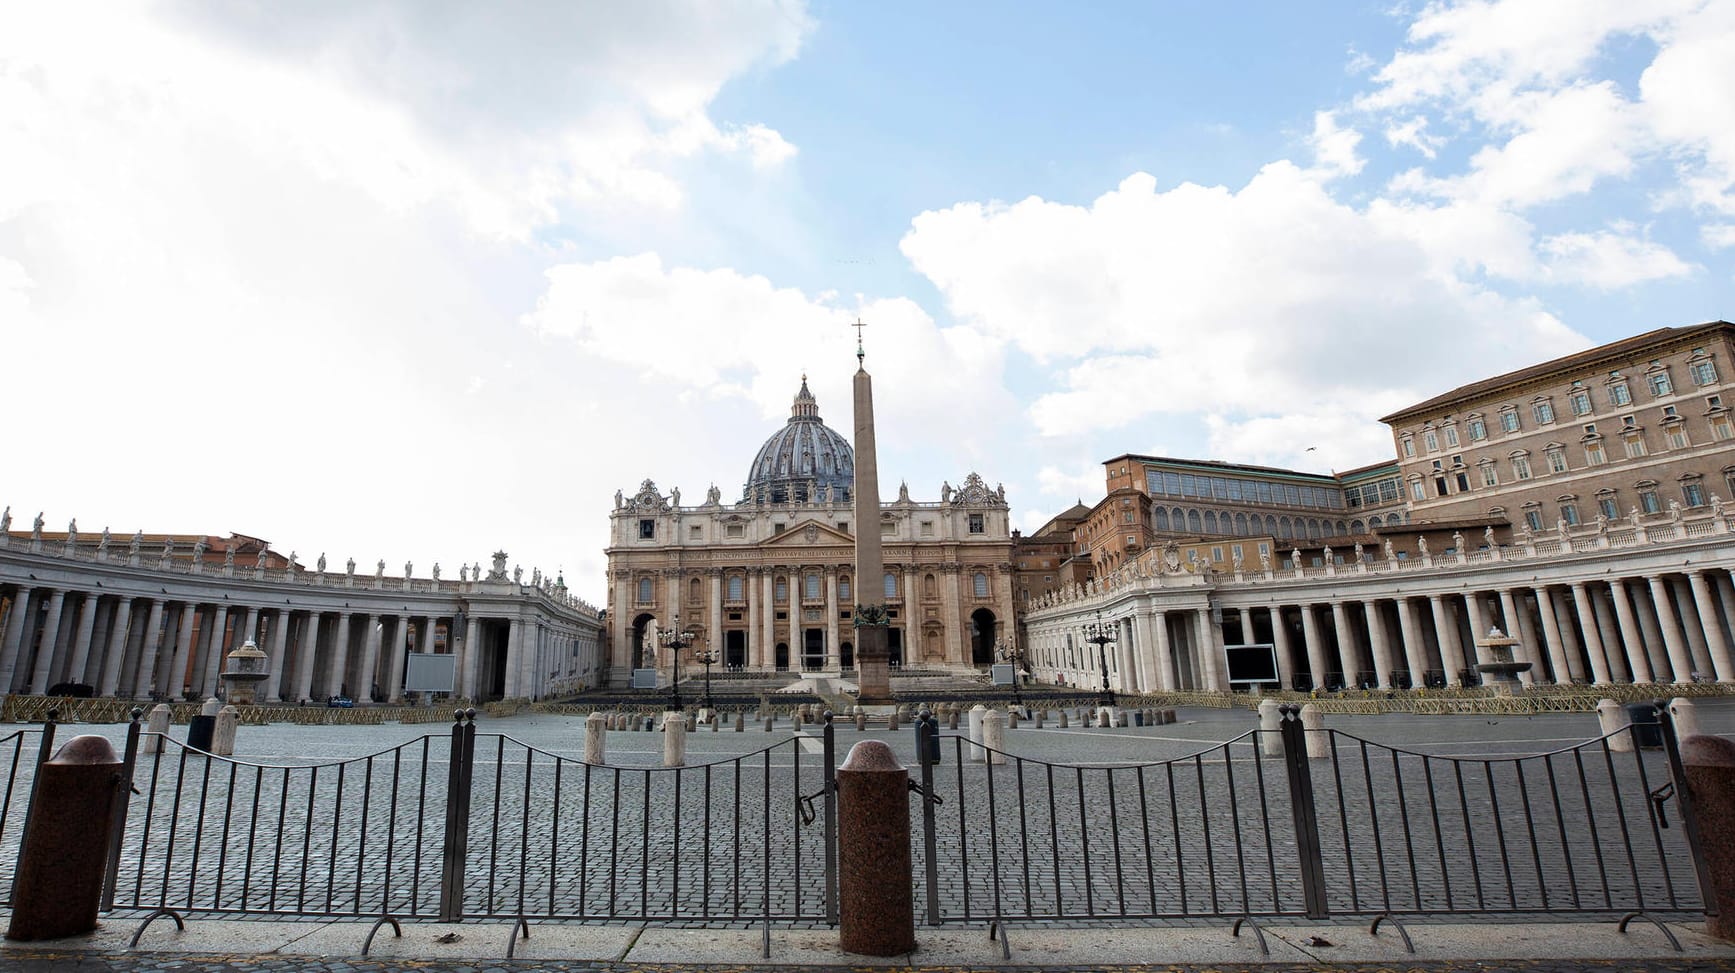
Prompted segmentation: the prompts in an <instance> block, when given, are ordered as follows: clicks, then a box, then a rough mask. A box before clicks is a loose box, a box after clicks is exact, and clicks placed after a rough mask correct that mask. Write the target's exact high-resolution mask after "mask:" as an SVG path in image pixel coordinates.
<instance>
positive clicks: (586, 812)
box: [578, 764, 596, 915]
mask: <svg viewBox="0 0 1735 973" xmlns="http://www.w3.org/2000/svg"><path fill="white" fill-rule="evenodd" d="M595 770H596V768H595V767H594V766H592V765H590V764H585V765H584V798H583V800H582V803H581V804H580V808H581V810H580V811H579V819H578V912H579V914H580V915H585V914H587V913H588V912H589V911H590V905H589V896H590V778H591V774H592V773H593V772H594V771H595Z"/></svg>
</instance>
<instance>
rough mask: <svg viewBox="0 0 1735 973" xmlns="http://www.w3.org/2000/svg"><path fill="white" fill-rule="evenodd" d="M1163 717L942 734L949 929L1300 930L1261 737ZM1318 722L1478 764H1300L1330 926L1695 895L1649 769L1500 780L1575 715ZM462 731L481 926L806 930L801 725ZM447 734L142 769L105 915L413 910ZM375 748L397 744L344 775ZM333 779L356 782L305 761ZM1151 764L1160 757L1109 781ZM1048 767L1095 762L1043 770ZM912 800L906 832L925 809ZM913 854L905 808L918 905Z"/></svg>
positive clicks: (430, 891)
mask: <svg viewBox="0 0 1735 973" xmlns="http://www.w3.org/2000/svg"><path fill="white" fill-rule="evenodd" d="M1699 709H1700V714H1701V722H1702V724H1703V725H1704V728H1705V729H1706V730H1707V731H1711V732H1731V731H1735V703H1731V702H1723V701H1707V702H1703V703H1701V704H1700V706H1699ZM1182 716H1183V722H1181V723H1178V724H1174V725H1170V726H1165V727H1149V728H1138V729H1124V730H1123V729H1113V730H1106V729H1084V728H1080V727H1078V726H1077V723H1076V721H1074V723H1073V726H1072V728H1070V729H1066V730H1061V729H1058V728H1057V727H1056V725H1055V722H1056V721H1055V720H1054V719H1052V718H1050V720H1049V721H1048V723H1047V727H1046V728H1045V729H1042V730H1035V729H1033V728H1031V727H1030V726H1029V725H1028V724H1026V725H1025V727H1024V728H1021V729H1019V730H1016V731H1012V732H1010V733H1009V734H1008V737H1007V749H1008V750H1009V751H1010V752H1012V753H1013V754H1015V755H1017V756H1019V757H1021V758H1025V759H1024V761H1022V762H1019V763H1014V764H1010V765H1004V766H999V767H995V768H992V771H990V769H989V768H986V767H984V766H982V765H981V764H971V763H968V762H966V763H965V764H964V765H963V767H962V770H960V768H959V764H958V762H957V760H956V757H957V753H958V751H957V750H956V749H955V745H954V744H952V743H950V742H948V744H947V748H948V749H947V753H946V754H945V757H944V762H943V764H942V766H941V768H940V772H939V778H938V780H937V785H938V786H937V790H938V791H939V793H940V794H941V795H942V796H943V797H944V798H945V800H946V801H947V803H946V804H945V805H944V806H942V807H941V808H938V809H936V812H937V814H936V817H937V825H938V846H937V850H938V856H937V858H938V861H937V864H938V865H939V869H938V871H939V886H938V887H939V890H940V897H941V908H942V912H943V914H944V915H947V916H949V917H951V916H963V915H978V916H981V915H991V914H995V913H1003V914H1009V915H1026V916H1044V915H1056V914H1059V915H1064V916H1071V917H1076V918H1079V919H1082V920H1084V921H1086V922H1089V921H1092V920H1093V919H1094V920H1095V921H1108V917H1113V916H1120V915H1123V914H1124V915H1132V916H1140V915H1158V916H1164V915H1184V914H1206V913H1210V914H1222V913H1233V912H1240V911H1253V912H1256V913H1258V912H1280V913H1283V912H1294V911H1296V910H1297V909H1299V907H1300V902H1299V897H1300V890H1299V886H1298V884H1297V883H1296V882H1295V881H1294V875H1295V874H1296V868H1297V865H1296V861H1297V858H1296V852H1295V837H1294V831H1293V820H1292V817H1291V815H1290V811H1289V804H1288V801H1289V796H1288V790H1287V782H1286V779H1285V777H1284V768H1283V765H1282V762H1281V759H1280V758H1270V757H1260V756H1258V755H1257V752H1256V748H1255V747H1254V746H1253V745H1252V743H1251V741H1243V742H1241V743H1237V744H1233V745H1230V746H1227V747H1224V746H1221V745H1222V744H1223V742H1224V741H1228V740H1232V739H1234V738H1236V737H1238V736H1240V735H1241V734H1243V733H1245V732H1246V731H1247V730H1248V729H1250V728H1252V727H1253V726H1254V724H1255V717H1254V716H1253V714H1251V713H1249V712H1247V711H1244V710H1228V711H1225V710H1186V711H1183V713H1182ZM1328 725H1329V726H1332V727H1334V728H1336V729H1339V730H1340V731H1343V732H1344V733H1349V734H1355V735H1357V736H1359V737H1365V738H1367V739H1369V740H1374V741H1379V743H1381V744H1389V745H1391V746H1395V747H1403V748H1408V749H1413V750H1415V751H1417V752H1418V753H1430V754H1435V755H1441V756H1455V757H1469V758H1474V759H1475V761H1476V762H1474V763H1470V764H1464V765H1449V764H1445V763H1442V762H1440V761H1432V760H1430V761H1426V762H1424V759H1423V757H1421V756H1419V755H1408V754H1399V753H1396V752H1395V751H1393V750H1389V749H1386V748H1385V747H1383V746H1374V747H1370V748H1368V750H1367V751H1366V752H1364V751H1363V750H1362V748H1361V745H1360V744H1359V743H1357V742H1356V741H1355V740H1352V739H1351V738H1350V737H1347V736H1343V737H1339V738H1338V743H1339V753H1338V757H1337V759H1335V760H1329V761H1313V762H1311V768H1312V774H1313V777H1314V787H1315V793H1316V795H1317V797H1318V801H1319V816H1320V827H1321V837H1322V839H1323V841H1324V847H1325V852H1326V856H1327V863H1326V864H1327V881H1328V885H1329V887H1330V888H1331V890H1332V892H1331V894H1332V900H1331V901H1332V907H1333V909H1334V911H1341V912H1367V911H1382V910H1386V909H1393V910H1397V911H1408V910H1415V909H1421V910H1425V911H1438V910H1441V909H1450V910H1455V911H1486V910H1495V911H1498V910H1502V909H1506V908H1512V907H1516V906H1518V905H1520V904H1521V903H1525V902H1532V903H1543V902H1544V899H1543V896H1552V898H1549V899H1547V900H1546V905H1547V906H1548V907H1549V908H1551V909H1560V908H1574V907H1576V908H1585V909H1602V910H1606V909H1610V908H1613V909H1620V908H1624V907H1626V906H1627V905H1635V904H1637V901H1638V897H1639V896H1641V895H1643V896H1645V897H1646V898H1645V899H1644V904H1645V905H1646V906H1647V907H1648V908H1650V909H1653V910H1656V909H1661V910H1663V911H1671V910H1672V909H1679V908H1682V907H1685V906H1690V905H1691V904H1692V902H1693V899H1694V897H1695V894H1694V893H1693V892H1692V891H1691V890H1692V888H1693V885H1692V878H1691V873H1690V866H1688V865H1687V864H1686V860H1685V857H1684V855H1683V854H1682V849H1681V846H1680V829H1679V828H1673V829H1666V830H1665V829H1662V828H1660V827H1657V826H1656V822H1657V821H1658V819H1657V818H1655V817H1654V816H1653V815H1652V813H1651V810H1650V804H1649V801H1648V800H1647V795H1646V791H1649V790H1653V789H1655V788H1656V787H1657V786H1658V784H1660V783H1661V782H1662V781H1663V780H1666V773H1665V772H1664V770H1663V768H1662V767H1661V763H1660V759H1659V758H1658V757H1657V756H1656V755H1655V754H1651V755H1646V756H1644V757H1641V758H1637V759H1635V758H1633V757H1631V756H1622V755H1617V756H1616V757H1615V758H1614V761H1615V762H1614V763H1612V764H1611V763H1610V762H1609V761H1608V760H1607V759H1606V758H1605V756H1604V755H1603V754H1601V753H1600V750H1598V751H1592V752H1587V753H1586V754H1581V755H1563V756H1561V757H1556V758H1552V759H1551V760H1549V761H1546V762H1539V761H1530V762H1527V763H1526V764H1524V765H1522V766H1523V767H1525V768H1526V769H1525V770H1524V771H1523V772H1522V775H1521V771H1520V769H1519V768H1520V766H1521V765H1519V764H1515V763H1513V762H1511V761H1509V760H1497V759H1495V758H1500V757H1504V756H1509V755H1513V754H1521V753H1536V752H1539V751H1543V750H1549V749H1554V748H1560V747H1566V746H1569V745H1571V744H1574V743H1579V742H1582V741H1584V740H1586V739H1587V738H1590V737H1592V736H1594V735H1595V733H1596V721H1595V718H1594V717H1593V716H1588V715H1553V716H1537V717H1528V718H1527V717H1501V718H1484V717H1479V716H1452V717H1417V716H1377V717H1334V718H1331V719H1330V720H1328ZM87 730H94V731H97V732H101V733H104V734H105V735H109V736H111V737H113V738H115V739H116V740H117V741H118V740H119V739H120V738H121V736H122V734H123V730H122V728H119V727H93V728H87V727H71V726H68V727H63V728H61V730H60V738H61V739H62V740H64V739H65V738H67V737H69V736H70V735H72V734H73V733H76V732H85V731H87ZM479 730H480V731H481V732H480V733H479V735H478V741H477V759H476V768H475V780H474V784H473V790H472V808H471V827H470V832H469V857H468V859H467V860H468V863H469V864H468V871H467V875H466V878H467V881H466V908H467V910H468V911H469V912H470V913H471V914H491V915H507V914H516V913H519V912H526V913H529V914H532V915H569V916H570V915H583V916H588V917H597V916H610V915H613V916H621V917H650V918H657V917H666V918H683V919H687V920H694V919H697V920H699V921H712V922H716V923H718V924H719V925H727V924H730V922H731V918H732V917H737V916H743V915H757V914H758V913H759V911H760V910H761V909H762V908H764V906H765V903H766V902H767V901H769V907H770V911H771V912H772V913H773V914H774V915H776V916H779V917H782V918H784V919H795V920H800V919H803V918H806V919H810V920H811V919H814V918H818V917H820V916H822V915H823V906H824V903H823V899H822V898H821V897H820V895H819V893H818V889H819V888H820V887H821V885H822V883H821V876H822V875H823V867H824V857H823V842H822V835H821V832H820V830H819V828H818V827H817V826H814V825H806V826H803V825H798V824H797V823H796V822H797V816H798V811H799V810H800V809H801V808H802V807H803V806H804V802H803V801H802V798H804V797H807V796H810V795H813V794H815V793H816V792H817V791H818V790H819V787H820V782H821V772H820V766H821V759H822V755H821V753H820V752H819V746H818V742H819V741H818V739H817V738H816V737H815V736H812V735H811V732H812V730H811V728H810V729H809V734H810V735H808V736H804V737H792V734H791V733H790V729H789V727H788V725H787V724H780V725H779V727H778V729H777V730H776V731H774V732H771V733H766V732H764V731H763V730H760V729H756V728H750V729H749V730H747V732H743V733H736V732H734V731H733V729H732V728H731V729H725V730H721V731H715V732H713V731H710V730H705V729H701V730H699V731H697V732H696V733H693V734H691V735H690V737H689V761H690V762H691V763H694V764H699V763H702V762H705V761H718V763H715V764H713V765H712V766H710V767H709V768H707V767H702V766H693V767H689V768H687V769H685V770H683V771H681V772H680V773H678V774H677V773H674V772H669V771H662V770H658V769H654V768H656V767H657V765H658V764H659V763H660V758H661V752H662V747H661V743H662V738H661V737H660V735H657V734H654V733H645V732H632V731H621V732H614V733H611V734H610V735H609V741H608V743H609V758H610V763H611V764H613V765H618V766H619V767H620V768H626V769H616V768H615V767H611V768H594V769H592V768H586V767H585V766H584V765H582V764H579V763H577V757H578V756H579V755H580V749H581V744H582V732H583V731H582V721H581V720H578V719H575V718H565V717H550V716H520V717H514V718H511V719H505V720H489V721H484V722H482V723H481V724H480V725H479ZM430 731H431V735H430ZM173 732H174V734H175V735H177V736H179V735H181V734H184V728H176V729H175V730H174V731H173ZM502 734H504V735H507V736H509V737H510V739H508V738H507V736H501V735H502ZM449 736H450V734H449V731H447V730H446V729H442V728H439V726H438V725H437V724H436V725H433V726H398V725H395V724H387V725H384V726H378V727H289V726H273V727H243V728H242V729H241V735H240V738H239V740H238V744H239V746H240V749H241V752H242V754H243V755H244V756H243V758H242V759H243V760H246V761H256V762H258V763H259V764H262V765H270V766H253V765H252V764H250V763H240V764H235V763H228V762H221V761H211V762H209V763H207V761H206V760H205V759H204V758H202V757H192V758H186V757H184V756H183V753H182V751H180V750H179V749H178V748H171V749H170V751H169V752H168V753H167V754H165V755H164V757H163V758H162V760H161V761H160V762H158V761H156V760H150V761H147V762H146V763H145V764H141V768H140V773H139V774H138V775H136V777H135V779H136V780H137V782H138V784H139V786H140V787H141V789H142V790H143V791H144V793H141V794H140V795H139V796H138V797H136V798H135V799H134V800H133V802H132V805H131V820H132V822H133V824H132V826H131V828H130V830H129V839H128V844H127V847H126V852H125V858H124V860H123V867H122V869H121V888H120V890H119V891H120V895H119V897H118V900H117V901H119V902H122V903H128V904H134V905H141V906H150V905H154V904H157V903H158V902H164V903H167V904H169V905H182V904H191V905H193V906H194V907H199V908H224V909H238V910H258V911H274V912H309V913H346V914H354V915H370V914H371V915H378V914H380V913H382V912H391V913H394V914H399V915H406V914H414V915H428V914H431V913H433V912H435V911H437V901H436V899H437V895H438V887H439V880H440V852H441V846H442V843H443V840H444V839H443V836H444V815H445V807H446V803H445V794H444V791H445V787H446V781H447V772H448V767H449V765H448V762H447V759H446V756H447V753H448V749H449ZM863 738H871V739H881V740H885V741H886V742H888V743H890V744H891V745H892V747H893V749H894V751H895V752H896V753H898V754H899V756H900V758H901V759H903V760H904V761H905V762H906V764H907V765H909V766H911V768H912V772H913V771H914V765H915V755H914V735H913V733H912V732H911V731H910V730H909V729H907V728H906V729H904V730H902V731H898V732H887V731H884V730H880V731H874V732H868V733H858V732H857V731H855V730H854V729H853V726H852V725H840V726H839V727H838V729H837V731H836V742H837V751H838V757H839V759H841V758H842V756H843V754H844V753H846V752H847V750H848V748H849V747H850V746H851V745H853V744H854V743H855V742H857V741H859V740H861V739H863ZM32 747H33V745H31V746H27V747H25V748H23V749H22V750H21V752H20V755H21V756H22V757H24V758H25V759H22V760H20V761H19V763H18V764H17V766H18V772H19V777H18V778H17V781H16V785H17V787H18V788H23V787H25V786H27V784H28V771H29V768H30V766H31V763H32V761H31V760H30V759H29V758H30V757H33V756H34V752H33V749H32ZM382 747H397V749H395V750H390V751H387V752H385V753H384V754H383V755H382V756H377V757H374V758H373V759H371V760H366V761H355V758H358V757H362V756H363V755H365V754H373V753H378V752H380V751H381V748H382ZM766 747H772V749H770V750H766V751H765V752H763V753H754V751H757V750H759V749H760V748H766ZM1195 754H1196V755H1197V757H1196V758H1193V759H1182V758H1188V757H1190V755H1195ZM4 756H7V755H6V754H4V753H0V757H4ZM557 758H558V759H557ZM736 758H741V759H739V760H737V759H736ZM342 759H349V760H352V761H355V762H351V763H347V764H344V765H342V767H341V768H338V767H333V766H331V765H330V764H326V765H325V766H320V767H313V766H309V765H310V764H311V763H312V762H313V761H314V760H323V761H332V760H342ZM1154 761H1179V762H1176V763H1167V764H1151V765H1150V766H1148V767H1146V769H1144V770H1142V771H1138V770H1131V769H1121V770H1114V769H1108V768H1109V765H1119V766H1125V765H1128V764H1131V763H1135V762H1146V763H1150V762H1154ZM1044 762H1070V763H1077V764H1084V765H1087V766H1085V767H1082V768H1075V767H1068V768H1056V770H1055V771H1054V772H1050V771H1049V770H1048V764H1047V763H1044ZM1611 767H1613V768H1614V773H1612V774H1611V772H1610V768H1611ZM285 768H289V769H285ZM990 772H992V774H993V786H992V787H990V786H989V785H988V776H989V774H990ZM1460 774H1464V775H1467V776H1465V777H1460V776H1459V775H1460ZM1021 776H1022V779H1021ZM960 783H962V787H961V788H960ZM1491 785H1492V786H1491ZM19 793H27V791H18V790H15V792H14V795H13V797H12V806H11V810H10V813H11V815H13V817H10V818H9V819H8V822H9V823H7V824H6V825H5V826H4V828H3V829H0V863H4V864H0V881H3V880H5V879H7V878H9V875H7V874H4V873H5V872H9V871H10V863H11V861H12V858H13V855H15V851H14V849H15V847H16V841H17V836H18V831H19V828H18V827H17V824H16V822H17V821H18V820H19V819H18V818H17V817H16V815H17V814H18V813H19V810H20V807H19V804H20V803H21V802H20V801H19V800H18V797H17V794H19ZM815 807H816V808H817V802H815ZM912 808H913V809H915V811H916V813H917V814H918V815H919V811H920V805H919V804H916V803H912ZM1496 822H1501V823H1500V824H1499V825H1496ZM920 833H921V832H920V820H919V816H918V819H917V822H916V834H917V846H916V852H917V856H918V857H917V877H918V888H917V890H916V895H917V903H918V908H921V906H922V904H923V901H924V898H925V876H924V867H923V866H924V864H925V862H924V861H923V860H922V858H921V852H922V849H921V845H920ZM966 896H967V897H968V902H967V903H966ZM767 897H768V899H767ZM737 921H738V920H737Z"/></svg>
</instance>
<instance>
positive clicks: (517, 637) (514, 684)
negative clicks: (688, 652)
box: [501, 618, 660, 699]
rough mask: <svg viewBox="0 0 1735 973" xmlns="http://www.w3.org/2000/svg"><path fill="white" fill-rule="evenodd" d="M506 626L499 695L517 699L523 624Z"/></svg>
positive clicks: (521, 678) (512, 621)
mask: <svg viewBox="0 0 1735 973" xmlns="http://www.w3.org/2000/svg"><path fill="white" fill-rule="evenodd" d="M506 624H507V633H506V688H505V690H504V691H503V692H502V693H501V695H502V696H504V697H505V698H506V699H517V698H518V697H519V696H521V695H523V694H524V675H523V673H522V672H520V670H521V669H523V668H524V623H523V622H521V621H519V620H518V619H516V618H509V619H507V620H506ZM659 661H660V660H659Z"/></svg>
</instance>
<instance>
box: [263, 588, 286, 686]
mask: <svg viewBox="0 0 1735 973" xmlns="http://www.w3.org/2000/svg"><path fill="white" fill-rule="evenodd" d="M275 615H276V617H275V618H273V619H271V647H270V648H268V649H266V650H265V651H266V653H267V654H268V655H270V656H271V659H270V661H268V662H266V664H265V665H266V668H267V672H268V673H269V675H268V676H267V677H266V679H265V695H264V697H263V701H265V702H276V701H277V700H279V699H281V698H282V697H283V695H284V691H283V666H284V663H285V662H287V661H288V660H287V659H286V658H285V656H287V655H288V654H289V618H290V613H289V609H287V608H279V609H277V610H276V612H275Z"/></svg>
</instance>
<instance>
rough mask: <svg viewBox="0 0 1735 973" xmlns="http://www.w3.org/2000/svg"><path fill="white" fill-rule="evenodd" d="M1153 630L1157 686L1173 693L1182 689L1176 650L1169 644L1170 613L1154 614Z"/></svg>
mask: <svg viewBox="0 0 1735 973" xmlns="http://www.w3.org/2000/svg"><path fill="white" fill-rule="evenodd" d="M1151 629H1152V631H1153V632H1154V633H1155V635H1156V637H1155V638H1153V639H1152V640H1151V645H1152V646H1153V648H1152V652H1153V653H1154V654H1155V655H1156V660H1157V686H1158V688H1160V689H1162V691H1163V692H1165V693H1172V692H1174V691H1175V690H1177V689H1179V688H1180V683H1179V682H1178V681H1177V680H1178V676H1177V673H1176V671H1175V649H1174V646H1172V645H1170V644H1169V613H1168V612H1163V611H1158V612H1152V613H1151Z"/></svg>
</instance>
